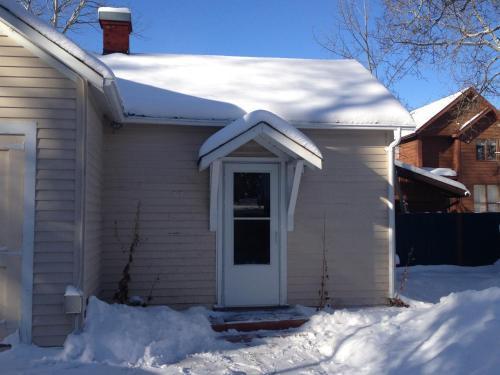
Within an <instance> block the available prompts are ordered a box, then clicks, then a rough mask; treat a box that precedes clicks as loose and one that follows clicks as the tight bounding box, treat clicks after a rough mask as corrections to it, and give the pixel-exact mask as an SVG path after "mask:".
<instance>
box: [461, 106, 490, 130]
mask: <svg viewBox="0 0 500 375" xmlns="http://www.w3.org/2000/svg"><path fill="white" fill-rule="evenodd" d="M489 111H491V108H490V107H486V108H484V109H483V110H481V111H479V112H478V113H476V114H475V115H474V116H472V117H471V118H470V119H469V120H467V121H465V122H464V123H463V124H462V125H460V129H459V131H462V130H464V129H465V128H468V127H469V126H471V125H473V124H474V123H475V122H476V121H477V120H479V119H480V118H481V117H483V115H485V114H486V113H488V112H489Z"/></svg>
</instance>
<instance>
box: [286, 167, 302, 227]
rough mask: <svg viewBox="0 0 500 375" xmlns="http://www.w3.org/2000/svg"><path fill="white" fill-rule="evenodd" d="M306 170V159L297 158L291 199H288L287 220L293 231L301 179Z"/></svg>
mask: <svg viewBox="0 0 500 375" xmlns="http://www.w3.org/2000/svg"><path fill="white" fill-rule="evenodd" d="M303 172H304V161H303V160H297V162H296V163H295V172H294V174H293V180H292V189H291V191H290V200H289V201H288V211H287V222H288V231H293V224H294V220H293V218H294V215H295V206H296V204H297V197H298V195H299V187H300V179H301V177H302V173H303Z"/></svg>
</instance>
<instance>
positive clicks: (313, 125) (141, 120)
mask: <svg viewBox="0 0 500 375" xmlns="http://www.w3.org/2000/svg"><path fill="white" fill-rule="evenodd" d="M235 120H236V118H227V119H210V118H187V117H183V118H180V117H150V116H139V115H126V114H125V116H124V118H123V123H124V124H135V125H137V124H147V125H188V126H214V127H222V126H226V125H227V124H229V123H231V122H232V121H235ZM289 122H290V124H292V125H294V126H296V127H297V128H299V129H346V130H386V131H392V130H395V129H398V128H401V129H404V130H411V129H414V128H415V125H413V124H348V123H340V122H308V121H289Z"/></svg>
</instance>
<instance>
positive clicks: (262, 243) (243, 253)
mask: <svg viewBox="0 0 500 375" xmlns="http://www.w3.org/2000/svg"><path fill="white" fill-rule="evenodd" d="M270 223H271V221H270V220H234V264H270V258H271V257H270V228H269V226H270Z"/></svg>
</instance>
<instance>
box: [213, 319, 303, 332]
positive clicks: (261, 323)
mask: <svg viewBox="0 0 500 375" xmlns="http://www.w3.org/2000/svg"><path fill="white" fill-rule="evenodd" d="M308 320H309V319H287V320H256V321H253V322H251V321H250V322H248V321H247V322H226V323H218V324H212V329H213V330H214V331H215V332H225V331H229V330H231V329H234V330H236V331H238V332H252V331H259V330H265V331H282V330H285V329H290V328H298V327H300V326H302V325H303V324H304V323H306V322H307V321H308Z"/></svg>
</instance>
